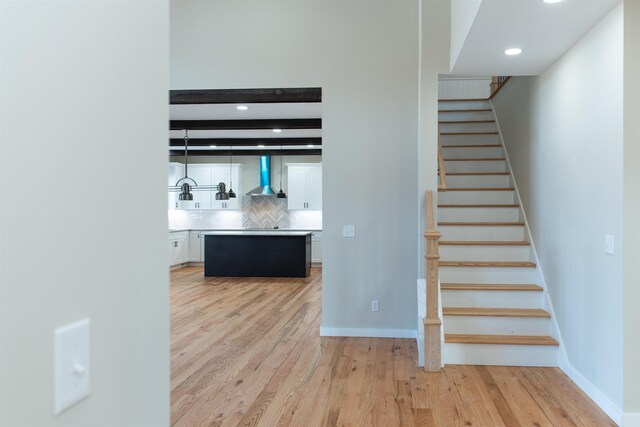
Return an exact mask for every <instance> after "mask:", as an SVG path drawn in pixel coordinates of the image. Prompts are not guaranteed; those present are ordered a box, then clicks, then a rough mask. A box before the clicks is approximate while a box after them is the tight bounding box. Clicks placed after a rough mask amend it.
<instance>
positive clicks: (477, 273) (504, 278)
mask: <svg viewBox="0 0 640 427" xmlns="http://www.w3.org/2000/svg"><path fill="white" fill-rule="evenodd" d="M439 273H440V282H444V283H523V284H526V283H538V275H537V273H536V269H535V268H529V267H442V266H440V269H439Z"/></svg>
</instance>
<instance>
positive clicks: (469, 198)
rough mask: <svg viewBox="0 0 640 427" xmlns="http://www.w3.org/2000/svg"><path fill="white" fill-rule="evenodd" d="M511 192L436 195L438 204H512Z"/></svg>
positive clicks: (459, 192) (455, 192)
mask: <svg viewBox="0 0 640 427" xmlns="http://www.w3.org/2000/svg"><path fill="white" fill-rule="evenodd" d="M513 193H514V192H513V191H512V190H511V191H442V192H440V193H438V204H440V205H455V204H479V203H486V204H513V196H514V194H513Z"/></svg>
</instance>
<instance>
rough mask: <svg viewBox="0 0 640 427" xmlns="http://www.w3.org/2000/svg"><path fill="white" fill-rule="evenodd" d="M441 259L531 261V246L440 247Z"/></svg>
mask: <svg viewBox="0 0 640 427" xmlns="http://www.w3.org/2000/svg"><path fill="white" fill-rule="evenodd" d="M438 250H439V252H440V260H441V261H524V262H529V261H531V258H532V255H531V249H530V248H529V246H480V245H478V246H458V245H455V246H453V245H452V246H450V245H440V247H439V248H438Z"/></svg>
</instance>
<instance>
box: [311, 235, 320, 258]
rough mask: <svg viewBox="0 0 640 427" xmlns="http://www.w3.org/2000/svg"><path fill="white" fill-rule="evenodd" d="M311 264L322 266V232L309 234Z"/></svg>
mask: <svg viewBox="0 0 640 427" xmlns="http://www.w3.org/2000/svg"><path fill="white" fill-rule="evenodd" d="M311 262H312V263H314V264H322V231H314V232H312V233H311Z"/></svg>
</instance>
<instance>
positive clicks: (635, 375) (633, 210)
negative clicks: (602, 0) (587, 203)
mask: <svg viewBox="0 0 640 427" xmlns="http://www.w3.org/2000/svg"><path fill="white" fill-rule="evenodd" d="M639 41H640V2H637V1H625V2H624V168H623V170H624V213H623V214H624V224H623V227H624V243H623V244H624V412H625V416H624V418H623V425H624V426H627V425H629V426H638V425H640V364H639V363H638V361H639V360H640V334H639V333H638V326H640V310H639V309H638V301H640V263H639V262H638V260H640V221H639V213H640V185H638V184H639V183H640V167H639V165H640V120H639V118H640V79H638V76H640V49H638V42H639Z"/></svg>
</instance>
